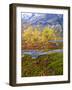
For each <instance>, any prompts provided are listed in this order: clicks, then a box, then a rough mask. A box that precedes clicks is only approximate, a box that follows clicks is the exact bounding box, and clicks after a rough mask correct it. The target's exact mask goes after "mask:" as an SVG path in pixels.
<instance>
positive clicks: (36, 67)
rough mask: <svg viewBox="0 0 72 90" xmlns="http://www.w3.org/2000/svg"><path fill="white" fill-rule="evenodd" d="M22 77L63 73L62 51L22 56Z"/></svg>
mask: <svg viewBox="0 0 72 90" xmlns="http://www.w3.org/2000/svg"><path fill="white" fill-rule="evenodd" d="M21 65H22V69H21V72H22V77H31V76H32V77H33V76H52V75H53V76H54V75H63V53H52V54H48V55H42V56H38V58H35V59H32V57H31V56H30V55H24V57H22V64H21Z"/></svg>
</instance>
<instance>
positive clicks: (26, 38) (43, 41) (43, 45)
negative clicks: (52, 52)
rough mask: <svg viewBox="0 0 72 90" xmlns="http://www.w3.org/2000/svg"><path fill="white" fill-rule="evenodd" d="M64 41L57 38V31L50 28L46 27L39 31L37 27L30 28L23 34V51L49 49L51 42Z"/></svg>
mask: <svg viewBox="0 0 72 90" xmlns="http://www.w3.org/2000/svg"><path fill="white" fill-rule="evenodd" d="M57 39H62V38H61V37H60V36H57V33H56V32H55V30H53V29H52V28H49V27H47V26H46V27H44V28H43V30H39V28H37V27H34V28H33V27H32V26H29V27H28V28H27V29H24V30H23V32H22V45H21V46H22V50H23V49H48V48H49V47H48V46H49V45H50V43H49V41H50V40H57Z"/></svg>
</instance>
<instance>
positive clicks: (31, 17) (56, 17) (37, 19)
mask: <svg viewBox="0 0 72 90" xmlns="http://www.w3.org/2000/svg"><path fill="white" fill-rule="evenodd" d="M21 22H22V24H31V25H38V24H41V25H42V26H45V25H47V24H50V25H55V24H61V25H62V24H63V15H62V14H48V13H29V12H28V13H27V12H26V13H25V12H24V13H23V12H22V13H21Z"/></svg>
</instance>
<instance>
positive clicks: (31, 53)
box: [22, 49, 63, 59]
mask: <svg viewBox="0 0 72 90" xmlns="http://www.w3.org/2000/svg"><path fill="white" fill-rule="evenodd" d="M59 52H63V49H57V50H50V51H47V52H43V51H36V50H22V55H24V54H28V55H31V56H32V58H33V59H34V58H37V57H38V56H40V55H46V54H51V53H59Z"/></svg>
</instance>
